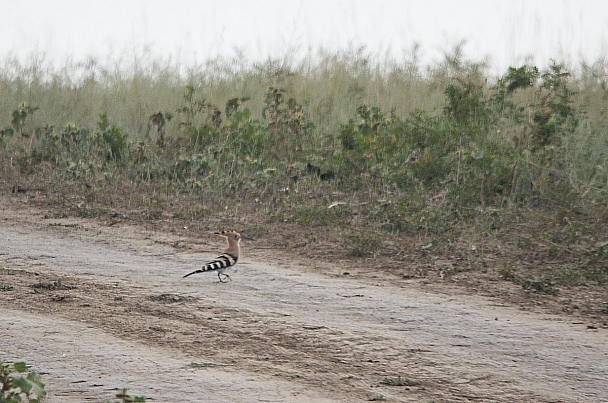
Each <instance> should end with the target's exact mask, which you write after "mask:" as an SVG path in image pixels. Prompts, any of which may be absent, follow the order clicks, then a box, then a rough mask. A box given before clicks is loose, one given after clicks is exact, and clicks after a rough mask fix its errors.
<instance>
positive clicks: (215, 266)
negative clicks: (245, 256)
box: [184, 253, 239, 278]
mask: <svg viewBox="0 0 608 403" xmlns="http://www.w3.org/2000/svg"><path fill="white" fill-rule="evenodd" d="M238 260H239V258H238V256H234V255H232V254H230V253H222V254H221V255H219V256H218V257H216V258H215V259H213V260H212V261H210V262H209V263H207V264H205V265H204V266H203V267H201V268H200V269H198V270H195V271H193V272H192V273H188V274H186V275H185V276H184V278H186V277H188V276H191V275H193V274H197V273H204V272H207V271H215V270H222V271H223V270H225V269H227V268H229V267H232V266H234V265H235V264H236V262H237V261H238Z"/></svg>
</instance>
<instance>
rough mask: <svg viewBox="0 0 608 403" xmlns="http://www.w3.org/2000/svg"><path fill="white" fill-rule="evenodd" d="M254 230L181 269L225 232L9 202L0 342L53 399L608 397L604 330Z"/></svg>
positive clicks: (3, 231)
mask: <svg viewBox="0 0 608 403" xmlns="http://www.w3.org/2000/svg"><path fill="white" fill-rule="evenodd" d="M210 232H211V230H210ZM256 245H257V244H256V243H253V244H252V243H249V244H247V242H245V244H244V245H243V248H244V250H245V251H246V252H247V253H246V254H245V255H244V257H243V258H242V263H239V266H238V268H237V269H236V271H234V272H232V273H231V276H232V279H233V281H232V282H229V283H226V284H220V283H217V277H216V276H215V275H213V274H201V275H197V276H193V277H189V278H188V279H183V280H182V279H181V277H182V275H183V274H185V273H187V272H188V271H189V270H191V269H193V268H196V267H198V265H199V264H200V263H201V262H202V261H204V260H205V259H206V258H209V257H214V256H215V253H216V251H217V250H219V249H221V248H223V244H222V240H221V239H219V238H218V239H215V238H213V237H212V236H211V235H207V234H203V235H202V236H201V239H198V240H192V239H184V237H183V236H180V232H179V228H176V229H175V232H174V233H160V232H152V231H147V230H144V229H141V228H137V227H131V226H128V225H124V224H121V223H118V224H116V225H113V226H108V225H105V224H104V223H100V222H96V221H93V220H84V219H71V218H64V219H45V218H43V213H41V212H36V211H34V210H31V209H26V208H24V209H22V210H19V209H15V208H5V209H3V210H2V211H0V286H2V287H0V288H1V289H2V291H0V312H1V314H0V318H1V320H0V358H1V359H4V360H25V361H27V362H28V363H29V364H31V365H32V366H33V369H35V370H36V371H38V372H40V373H41V374H42V375H43V378H44V379H45V380H46V381H47V382H48V388H47V389H48V390H49V398H48V399H47V401H48V402H83V401H92V402H104V401H108V400H112V399H113V395H114V393H115V390H116V389H117V388H121V387H127V388H128V389H129V392H130V393H131V394H132V395H144V396H146V397H147V399H148V401H152V402H168V401H175V402H178V401H190V402H194V401H196V402H255V401H261V402H356V401H366V400H370V399H375V400H381V399H383V401H387V402H468V401H476V402H477V401H483V402H490V401H491V402H608V388H607V384H606V381H607V380H608V333H607V332H606V330H605V329H589V328H587V326H586V325H584V324H581V323H573V322H574V321H573V320H572V319H569V318H568V317H558V316H551V315H541V314H535V313H528V312H523V311H521V310H519V309H518V308H517V307H510V306H505V305H503V304H501V303H500V302H498V301H495V300H491V299H486V298H481V297H475V296H473V297H471V296H466V295H460V294H458V295H449V296H446V295H444V294H434V293H431V292H425V291H424V289H422V287H421V286H420V285H419V284H417V283H414V282H413V281H412V282H410V283H408V282H406V281H400V282H396V281H393V278H392V277H391V276H388V275H387V276H386V277H385V276H383V275H382V273H378V276H377V278H376V279H375V280H373V281H369V280H366V281H361V280H359V279H356V278H354V279H353V278H352V276H348V275H344V273H343V268H342V269H341V268H339V267H337V266H335V267H334V266H333V265H332V262H330V261H326V262H322V264H319V265H312V264H309V263H307V264H304V263H302V262H300V263H298V262H293V261H291V259H289V258H288V257H287V256H286V255H284V254H280V255H279V254H278V253H275V252H273V251H272V250H269V249H261V248H256ZM194 252H196V253H194Z"/></svg>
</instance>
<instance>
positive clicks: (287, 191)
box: [0, 49, 608, 293]
mask: <svg viewBox="0 0 608 403" xmlns="http://www.w3.org/2000/svg"><path fill="white" fill-rule="evenodd" d="M129 64H130V67H128V68H124V67H122V66H120V65H117V66H115V67H111V66H107V65H102V64H100V63H97V62H95V61H89V62H88V63H84V64H73V63H66V65H65V66H63V67H61V68H56V67H54V66H50V65H48V64H47V63H45V62H44V60H43V58H39V59H36V58H33V59H32V60H31V61H30V62H29V63H28V64H26V65H22V64H19V63H17V62H14V61H10V60H5V61H4V63H3V65H2V67H1V68H0V92H1V93H2V97H1V98H0V129H2V132H1V137H0V155H1V158H0V161H1V164H0V165H1V166H0V175H1V176H0V181H1V182H2V184H3V186H4V187H5V189H6V190H7V191H8V190H9V189H12V190H13V191H15V192H18V191H19V190H20V187H21V188H23V189H25V188H27V189H28V191H29V192H32V191H33V189H35V190H37V191H41V192H42V193H43V194H44V195H45V197H44V198H41V197H39V198H38V200H39V201H40V200H42V199H44V200H45V202H46V203H52V204H54V205H55V206H56V209H57V211H61V212H62V213H63V214H78V215H87V216H109V215H111V214H116V213H117V212H118V213H119V214H121V215H122V216H123V217H131V218H134V219H135V218H138V219H142V218H143V219H152V220H156V219H159V218H171V219H179V220H183V221H184V222H189V223H193V224H196V225H195V226H194V228H197V229H199V230H200V229H203V228H209V227H210V229H213V230H215V229H216V226H217V225H229V226H233V225H234V226H236V227H238V228H240V229H241V230H242V231H247V232H249V234H250V235H257V236H258V237H262V238H263V237H265V236H269V237H270V234H271V233H272V231H273V230H277V229H278V230H279V232H280V231H287V232H289V231H292V232H294V233H299V234H301V238H302V239H303V240H304V242H303V244H307V248H309V249H312V250H314V245H315V243H316V242H320V240H321V239H323V240H326V241H327V242H331V243H332V244H334V245H336V246H341V247H342V248H341V249H340V252H337V253H334V254H333V259H342V258H365V257H370V256H374V255H375V254H376V253H377V252H378V251H380V252H383V251H384V252H385V253H386V254H387V255H388V258H389V259H388V260H392V261H393V263H394V267H397V266H400V267H402V268H404V267H406V266H407V265H405V264H404V263H403V262H412V261H424V259H432V258H433V257H434V258H437V257H443V258H447V259H449V260H450V259H451V260H452V261H453V262H459V263H457V264H456V263H455V264H450V265H448V266H445V267H444V268H443V269H442V270H443V273H442V274H443V275H444V276H445V275H447V276H450V275H453V274H455V273H458V272H459V271H476V270H479V271H480V272H484V273H485V271H486V270H487V266H488V262H489V261H492V262H493V263H492V265H494V266H495V267H494V269H495V270H496V272H495V273H496V276H498V277H500V278H501V279H506V280H509V281H513V282H515V283H518V284H521V285H522V286H523V287H524V288H527V289H530V290H534V291H538V292H546V293H551V292H554V291H555V290H556V288H555V287H559V286H560V285H569V286H590V285H591V286H592V285H601V284H604V283H606V281H607V280H608V234H607V232H606V222H607V221H608V214H607V213H608V209H607V206H608V204H607V202H608V197H607V196H608V195H607V190H608V163H607V156H608V122H607V120H606V107H607V106H608V101H607V98H608V89H607V88H606V81H607V79H608V74H607V73H608V72H607V71H606V70H607V67H606V64H605V63H604V62H603V61H599V62H597V63H595V64H593V65H582V66H576V70H577V72H576V73H575V74H574V73H569V72H568V68H567V67H565V66H563V65H560V64H558V63H552V65H551V67H549V68H548V69H547V70H543V71H539V70H538V69H537V68H536V67H534V66H516V67H514V68H510V69H509V70H508V71H506V72H505V74H504V75H503V76H502V77H489V76H488V75H487V73H486V71H487V70H486V69H485V67H484V65H483V64H481V63H474V62H470V61H466V60H463V58H462V57H461V54H460V51H459V49H456V50H455V51H454V52H453V53H452V54H448V55H446V57H445V60H444V61H443V62H441V63H438V64H437V65H435V66H432V67H430V68H428V69H427V68H425V69H423V68H421V67H420V66H419V65H418V64H417V62H416V61H415V59H414V60H409V61H407V60H406V61H403V62H400V63H393V62H390V63H389V62H384V63H376V62H374V60H372V58H371V57H370V56H368V55H366V54H364V53H362V52H360V53H343V54H335V55H323V56H320V57H319V58H318V59H316V61H312V58H311V59H308V60H304V61H302V62H300V63H299V64H295V65H292V66H291V67H285V66H284V63H282V62H281V61H271V62H268V63H266V64H263V65H256V66H253V67H246V65H245V64H244V63H243V62H242V61H236V62H235V61H233V62H227V61H215V62H212V63H209V64H207V65H203V66H198V67H194V68H191V69H188V70H187V71H185V69H183V68H182V66H177V65H172V64H171V63H161V62H155V61H149V60H148V61H142V60H138V59H137V58H134V60H133V61H132V63H129ZM123 66H124V65H123ZM184 71H185V73H184ZM330 206H331V207H330ZM211 217H219V218H218V219H215V220H214V219H212V218H211ZM239 217H247V218H248V220H247V221H243V220H241V219H239ZM281 228H282V230H281ZM315 233H316V234H315ZM297 244H298V243H297V242H294V243H291V244H290V243H289V242H286V243H285V245H292V246H293V245H297ZM386 261H387V260H385V262H386ZM431 266H432V265H431ZM431 266H429V267H431ZM421 267H422V269H421ZM424 267H425V265H424V264H422V265H417V268H416V269H415V270H413V269H412V270H409V271H408V269H407V268H404V269H403V270H402V271H401V272H400V273H401V274H402V275H403V276H411V275H416V276H425V275H426V274H427V272H426V271H425V270H426V269H424Z"/></svg>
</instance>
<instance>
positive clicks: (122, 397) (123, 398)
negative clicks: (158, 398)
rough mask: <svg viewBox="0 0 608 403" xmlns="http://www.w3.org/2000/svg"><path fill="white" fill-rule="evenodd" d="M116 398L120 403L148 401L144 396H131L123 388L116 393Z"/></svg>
mask: <svg viewBox="0 0 608 403" xmlns="http://www.w3.org/2000/svg"><path fill="white" fill-rule="evenodd" d="M116 398H117V399H119V400H118V401H119V402H120V403H142V402H145V401H146V398H145V397H144V396H131V395H130V394H129V393H127V389H126V388H123V389H120V390H119V391H118V393H116Z"/></svg>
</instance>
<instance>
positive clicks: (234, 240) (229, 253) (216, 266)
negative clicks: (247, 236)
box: [183, 230, 241, 283]
mask: <svg viewBox="0 0 608 403" xmlns="http://www.w3.org/2000/svg"><path fill="white" fill-rule="evenodd" d="M216 234H217V235H219V236H222V237H224V238H226V241H227V242H228V248H226V250H225V251H224V253H222V254H221V255H219V256H218V257H216V258H215V259H213V260H212V261H210V262H209V263H206V264H205V265H203V267H201V268H200V269H198V270H195V271H193V272H192V273H188V274H186V275H185V276H184V277H183V278H186V277H188V276H191V275H193V274H198V273H204V272H207V271H217V277H218V278H219V279H220V283H223V282H224V280H222V276H224V278H227V279H228V280H230V281H232V279H231V278H230V276H229V275H227V274H226V273H224V271H225V270H226V269H228V268H230V267H234V265H235V264H236V262H237V261H238V260H239V253H240V251H241V248H240V245H239V243H240V242H241V234H239V233H238V232H236V231H233V230H228V231H222V232H216Z"/></svg>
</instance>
